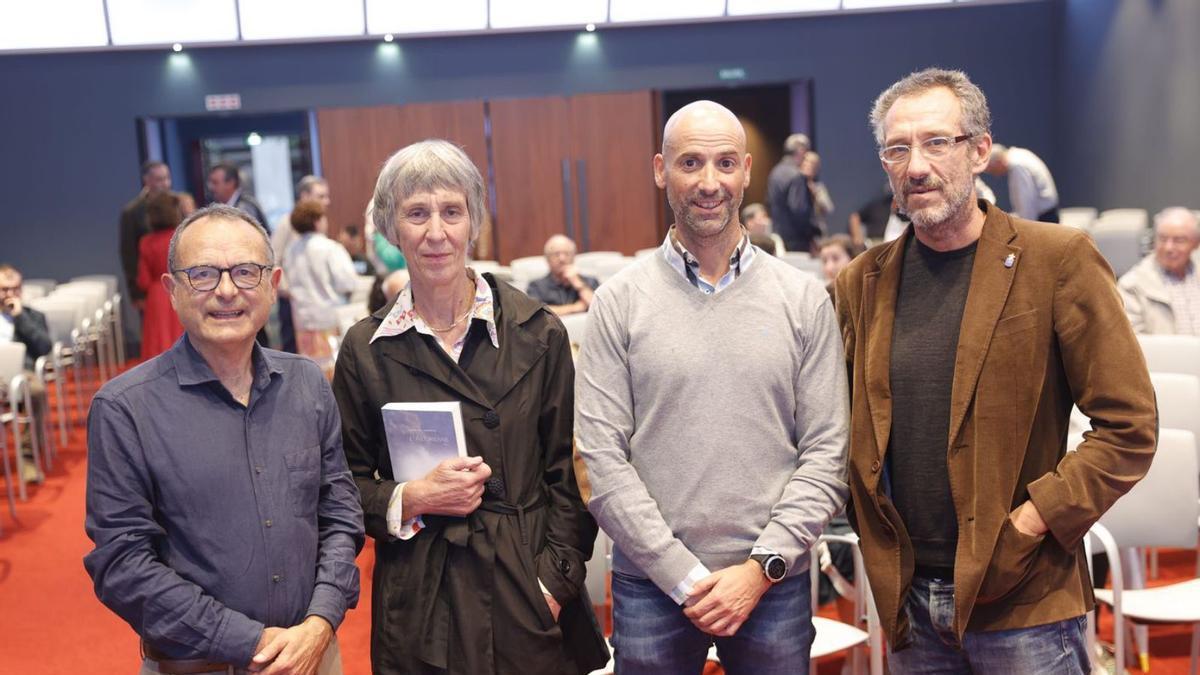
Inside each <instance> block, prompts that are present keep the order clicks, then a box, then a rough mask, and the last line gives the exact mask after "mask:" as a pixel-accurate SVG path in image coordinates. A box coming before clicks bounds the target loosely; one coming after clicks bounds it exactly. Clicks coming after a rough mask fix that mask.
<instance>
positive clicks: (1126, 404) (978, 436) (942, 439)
mask: <svg viewBox="0 0 1200 675" xmlns="http://www.w3.org/2000/svg"><path fill="white" fill-rule="evenodd" d="M871 123H872V126H873V127H874V132H875V137H876V142H877V143H878V144H879V147H880V153H879V156H880V159H881V160H882V163H883V168H884V170H885V171H886V172H887V174H888V178H889V180H890V181H891V185H892V187H893V189H894V190H895V195H896V200H897V203H898V205H899V207H900V209H901V211H903V212H904V213H906V214H907V215H908V216H909V217H910V218H911V219H912V227H909V228H908V229H907V230H906V231H905V232H904V234H903V236H901V237H900V238H899V239H897V240H896V241H893V242H890V243H888V244H884V245H882V246H878V247H876V248H874V249H872V250H870V251H868V252H867V253H865V254H863V255H861V256H859V257H858V258H857V259H856V260H854V262H852V263H851V264H850V267H848V268H847V269H846V270H845V271H843V272H842V274H841V275H840V276H839V277H838V279H837V283H836V297H837V303H836V304H837V312H838V318H839V321H840V323H841V327H842V335H843V338H844V340H845V348H846V361H847V366H848V368H849V371H850V372H849V374H850V378H851V390H852V391H851V396H852V398H851V405H852V412H851V432H850V433H851V437H850V470H849V482H850V489H851V504H850V507H849V510H850V520H851V523H852V524H853V525H854V527H855V529H856V530H857V531H858V532H859V534H860V536H861V538H862V549H863V554H864V557H865V560H866V566H867V574H868V577H869V579H870V582H871V588H872V592H873V593H874V596H875V602H876V604H877V606H878V608H879V613H880V617H881V619H882V622H883V625H884V627H885V630H886V635H887V637H888V642H889V661H888V663H889V667H890V669H891V671H892V672H893V673H919V672H935V671H936V672H976V673H993V672H995V673H1001V672H1003V673H1013V672H1017V673H1034V672H1055V673H1060V672H1061V673H1086V672H1087V671H1088V655H1087V653H1086V648H1085V642H1084V626H1085V620H1084V615H1085V613H1086V612H1087V611H1088V610H1089V609H1091V607H1092V606H1093V598H1092V591H1091V588H1092V585H1091V581H1090V579H1089V576H1088V572H1087V567H1086V561H1085V559H1084V554H1083V544H1082V539H1083V537H1084V535H1085V534H1086V533H1087V530H1088V528H1089V527H1090V526H1091V525H1092V523H1094V522H1095V521H1096V520H1097V519H1098V518H1099V517H1100V516H1101V514H1103V513H1104V512H1105V511H1106V510H1107V509H1108V508H1109V507H1110V506H1112V504H1113V502H1115V501H1116V500H1117V499H1118V498H1119V497H1120V496H1121V495H1122V494H1124V493H1125V492H1126V491H1128V490H1129V489H1130V488H1131V487H1132V486H1133V485H1134V483H1136V482H1137V481H1138V480H1139V479H1140V478H1141V477H1142V476H1143V475H1144V474H1145V472H1146V470H1147V469H1148V468H1149V466H1150V461H1151V458H1152V457H1153V454H1154V448H1155V439H1156V431H1157V413H1156V410H1155V402H1154V392H1153V390H1152V389H1151V386H1150V379H1149V376H1148V374H1147V372H1146V365H1145V361H1144V359H1143V357H1142V353H1141V350H1140V349H1139V347H1138V343H1137V340H1136V339H1135V337H1134V334H1133V331H1132V330H1131V329H1130V326H1129V322H1128V320H1127V319H1126V318H1125V314H1124V311H1123V309H1122V306H1121V300H1120V296H1119V295H1118V293H1117V289H1116V285H1115V284H1114V279H1113V274H1112V271H1111V269H1110V268H1109V266H1108V265H1107V264H1106V263H1105V261H1104V259H1103V258H1102V257H1101V256H1100V254H1099V252H1098V251H1097V250H1096V248H1095V246H1094V245H1093V244H1092V242H1091V240H1090V239H1089V238H1088V237H1087V235H1086V234H1084V233H1083V232H1080V231H1078V230H1073V229H1068V228H1065V227H1060V226H1057V225H1049V224H1045V223H1035V222H1031V221H1027V220H1021V219H1019V218H1014V217H1013V216H1010V215H1009V214H1007V213H1004V212H1003V211H1001V210H999V209H998V208H996V207H995V206H994V205H992V204H988V203H986V202H984V201H982V200H979V199H977V197H976V194H975V188H974V179H975V176H976V175H978V174H979V173H980V172H981V171H983V169H984V168H985V167H986V166H987V163H988V155H989V152H990V150H991V145H992V140H991V135H990V133H989V127H990V114H989V112H988V108H987V100H986V98H985V97H984V95H983V92H982V91H980V90H979V88H978V87H977V86H975V85H974V84H973V83H971V81H970V80H969V79H968V78H967V76H966V75H965V74H963V73H961V72H957V71H945V70H935V69H930V70H926V71H922V72H918V73H913V74H912V75H909V76H908V77H906V78H904V79H902V80H900V81H899V82H897V83H895V84H894V85H892V86H891V87H890V88H889V89H887V90H886V91H884V92H883V93H882V94H881V95H880V97H879V98H878V99H877V100H876V102H875V105H874V109H873V110H872V112H871ZM1072 404H1075V405H1078V406H1079V408H1080V409H1081V410H1082V411H1083V412H1084V413H1085V414H1086V415H1087V416H1088V417H1089V418H1090V419H1091V424H1092V431H1091V432H1090V433H1089V434H1088V435H1087V438H1086V440H1085V441H1084V443H1083V444H1082V445H1080V446H1079V448H1078V451H1077V452H1066V449H1065V447H1064V445H1065V439H1066V437H1067V421H1068V417H1069V415H1070V412H1071V406H1072Z"/></svg>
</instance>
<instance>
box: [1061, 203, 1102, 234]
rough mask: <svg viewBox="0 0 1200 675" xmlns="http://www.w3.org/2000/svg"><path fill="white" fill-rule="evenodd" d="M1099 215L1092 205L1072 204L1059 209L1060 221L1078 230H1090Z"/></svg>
mask: <svg viewBox="0 0 1200 675" xmlns="http://www.w3.org/2000/svg"><path fill="white" fill-rule="evenodd" d="M1098 215H1099V214H1098V212H1097V211H1096V209H1094V208H1092V207H1090V206H1071V207H1067V208H1065V209H1059V210H1058V222H1059V223H1061V224H1063V225H1066V226H1067V227H1073V228H1075V229H1077V230H1089V229H1091V227H1092V223H1094V222H1095V221H1096V217H1097V216H1098Z"/></svg>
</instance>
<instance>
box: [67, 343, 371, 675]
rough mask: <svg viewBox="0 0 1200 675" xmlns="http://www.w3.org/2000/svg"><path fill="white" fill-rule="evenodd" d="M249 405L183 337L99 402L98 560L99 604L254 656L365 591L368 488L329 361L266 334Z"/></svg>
mask: <svg viewBox="0 0 1200 675" xmlns="http://www.w3.org/2000/svg"><path fill="white" fill-rule="evenodd" d="M252 362H253V364H254V383H253V386H252V388H251V392H250V404H249V405H248V406H243V405H242V404H241V403H239V402H238V401H237V400H235V399H234V398H233V396H232V395H231V394H230V393H229V391H228V390H227V389H225V387H224V386H222V385H221V383H220V380H219V379H218V378H217V376H216V375H214V374H213V372H212V370H211V369H210V368H209V367H208V364H207V363H206V362H205V361H204V359H203V358H202V357H201V356H200V354H199V353H198V352H197V351H196V350H195V349H194V348H193V347H192V345H191V343H190V342H189V341H188V338H187V337H186V336H184V337H183V338H181V339H180V340H179V341H178V342H176V343H175V346H174V347H172V348H171V349H170V350H168V351H167V352H166V353H164V354H162V355H161V356H158V357H156V358H154V359H151V360H150V361H148V362H146V363H144V364H142V365H140V366H138V367H137V368H134V369H133V370H131V371H129V372H127V373H125V374H123V375H121V376H120V377H117V378H115V379H113V380H112V381H111V382H109V383H108V384H106V385H105V386H104V387H103V388H102V389H101V390H100V392H99V393H97V394H96V397H95V398H94V400H93V401H92V407H91V411H90V413H89V414H88V485H87V520H86V527H87V533H88V536H89V537H91V538H92V541H93V542H95V544H96V548H95V550H93V551H92V552H91V553H89V554H88V555H87V556H86V557H85V558H84V565H85V566H86V567H87V570H88V573H89V574H91V576H92V580H93V581H94V583H95V587H96V594H97V596H99V598H100V600H101V602H103V603H104V604H105V605H107V606H108V607H109V608H110V609H112V610H113V611H114V612H116V613H117V614H118V615H119V616H120V617H121V618H122V619H124V620H125V621H127V622H128V623H129V625H130V626H132V627H133V629H134V630H135V631H136V632H137V633H138V634H139V635H141V636H142V638H143V639H144V640H146V641H147V642H148V643H150V644H151V645H153V646H154V647H156V648H157V649H158V650H159V651H161V652H163V653H165V654H166V655H167V656H170V657H173V658H203V659H208V660H210V661H215V662H220V663H229V664H233V665H236V666H243V665H245V664H247V663H248V662H249V661H250V658H251V657H252V656H253V655H254V648H255V646H256V645H257V644H258V640H259V638H260V637H261V635H262V631H263V628H264V626H293V625H295V624H297V623H299V622H300V621H302V620H303V619H304V618H305V617H306V616H311V615H316V616H320V617H322V618H324V619H326V620H327V621H329V623H330V624H331V625H332V626H333V627H334V628H335V629H336V628H337V627H338V625H339V624H340V623H341V621H342V617H343V616H344V615H345V613H346V609H347V608H349V607H353V606H354V605H355V604H357V602H358V581H359V580H358V568H357V567H356V566H355V564H354V558H355V555H356V554H357V552H358V550H359V549H360V548H362V544H363V518H362V508H361V506H360V503H359V497H358V490H357V488H356V487H355V485H354V481H353V480H352V479H351V477H350V472H349V470H348V469H347V467H346V459H345V456H344V455H343V454H342V436H341V422H340V416H339V415H338V410H337V404H336V403H335V401H334V398H333V393H332V392H331V391H330V389H329V384H328V383H327V382H326V381H325V378H324V377H323V376H322V375H321V371H320V370H319V369H318V368H317V366H316V365H315V364H313V363H312V362H311V361H309V360H307V359H303V358H300V357H297V356H293V355H290V354H284V353H281V352H275V351H271V350H264V349H261V348H260V347H258V346H257V345H255V347H254V355H253V361H252Z"/></svg>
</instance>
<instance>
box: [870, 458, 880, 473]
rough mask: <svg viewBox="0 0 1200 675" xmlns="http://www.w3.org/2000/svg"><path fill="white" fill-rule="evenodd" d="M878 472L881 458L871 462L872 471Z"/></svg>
mask: <svg viewBox="0 0 1200 675" xmlns="http://www.w3.org/2000/svg"><path fill="white" fill-rule="evenodd" d="M878 472H879V460H875V461H874V462H871V473H878Z"/></svg>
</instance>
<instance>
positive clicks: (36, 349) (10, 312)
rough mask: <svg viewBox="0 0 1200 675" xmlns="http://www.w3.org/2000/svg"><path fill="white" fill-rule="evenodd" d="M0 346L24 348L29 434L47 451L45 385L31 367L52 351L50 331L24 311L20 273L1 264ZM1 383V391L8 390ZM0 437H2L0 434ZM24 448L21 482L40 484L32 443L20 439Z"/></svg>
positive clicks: (30, 311)
mask: <svg viewBox="0 0 1200 675" xmlns="http://www.w3.org/2000/svg"><path fill="white" fill-rule="evenodd" d="M0 342H20V343H21V344H23V345H25V376H26V377H27V378H28V379H29V393H30V398H31V399H32V400H33V417H34V419H35V420H38V423H36V424H34V425H33V431H32V432H31V433H33V434H37V438H38V442H39V447H42V448H45V447H46V435H45V433H43V432H44V431H45V427H44V426H43V425H42V424H41V421H42V420H45V419H46V412H47V409H48V406H47V405H46V383H45V382H42V380H41V379H39V378H38V377H35V376H34V373H33V367H34V364H35V363H36V362H37V360H38V358H40V357H42V356H45V355H46V354H49V353H50V350H51V349H52V348H53V347H54V344H53V342H52V341H51V340H50V328H49V326H47V325H46V317H45V315H43V314H42V313H41V312H39V311H37V310H36V309H33V308H32V307H26V306H25V303H24V302H23V301H22V299H21V273H20V272H19V271H18V270H17V268H15V267H13V266H12V265H5V264H0ZM7 385H8V383H7V382H3V383H0V388H3V387H5V386H7ZM0 433H3V432H2V430H0ZM22 442H23V443H25V444H26V445H25V446H24V447H22V448H21V454H22V457H23V461H22V463H21V474H22V476H21V478H22V479H23V480H24V481H25V482H27V483H40V482H42V480H43V479H44V478H45V477H44V476H43V475H42V470H41V469H40V468H39V467H38V465H37V462H36V461H34V456H33V445H32V439H31V438H30V437H29V436H28V435H26V436H23V437H22Z"/></svg>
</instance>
